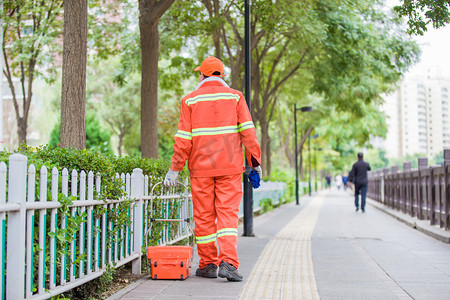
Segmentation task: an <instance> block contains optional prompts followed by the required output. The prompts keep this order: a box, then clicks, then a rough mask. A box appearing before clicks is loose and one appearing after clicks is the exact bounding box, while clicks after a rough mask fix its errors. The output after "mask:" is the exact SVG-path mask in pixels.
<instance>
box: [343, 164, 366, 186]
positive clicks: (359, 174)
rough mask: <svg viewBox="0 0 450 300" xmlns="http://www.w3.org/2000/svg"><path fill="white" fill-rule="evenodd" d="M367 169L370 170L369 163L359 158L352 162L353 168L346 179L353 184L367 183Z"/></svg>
mask: <svg viewBox="0 0 450 300" xmlns="http://www.w3.org/2000/svg"><path fill="white" fill-rule="evenodd" d="M367 171H370V165H369V163H367V162H365V161H364V160H363V159H362V158H361V159H359V160H358V161H357V162H355V163H354V164H353V168H352V170H351V171H350V174H349V176H348V181H350V182H352V183H353V184H355V185H367V184H368V183H369V180H368V179H367Z"/></svg>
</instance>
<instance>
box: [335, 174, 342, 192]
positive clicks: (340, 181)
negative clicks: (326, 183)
mask: <svg viewBox="0 0 450 300" xmlns="http://www.w3.org/2000/svg"><path fill="white" fill-rule="evenodd" d="M334 180H336V186H337V188H338V190H340V189H341V186H342V175H341V174H337V175H336V177H335V178H334Z"/></svg>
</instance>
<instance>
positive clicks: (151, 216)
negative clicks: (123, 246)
mask: <svg viewBox="0 0 450 300" xmlns="http://www.w3.org/2000/svg"><path fill="white" fill-rule="evenodd" d="M176 183H177V184H180V185H182V186H183V187H184V189H185V194H186V202H187V203H189V197H188V193H187V189H188V187H187V185H185V184H183V183H181V182H179V181H177V182H176ZM162 184H163V182H162V181H161V182H158V183H157V184H155V185H154V186H153V187H152V190H151V192H150V207H151V208H152V207H153V199H154V195H153V192H154V190H155V188H156V187H157V186H158V185H162ZM188 215H189V212H188ZM165 221H168V222H186V223H187V227H188V229H189V231H190V232H191V234H192V237H193V241H194V243H195V234H194V231H193V230H192V228H191V219H190V218H189V217H188V218H186V219H155V218H153V209H150V226H149V228H148V230H147V231H146V232H145V235H144V237H146V236H148V235H149V234H150V230H151V229H152V225H153V222H165ZM145 241H146V244H147V239H146V238H145ZM146 246H147V245H146Z"/></svg>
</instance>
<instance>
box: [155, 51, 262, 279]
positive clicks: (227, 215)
mask: <svg viewBox="0 0 450 300" xmlns="http://www.w3.org/2000/svg"><path fill="white" fill-rule="evenodd" d="M194 71H199V75H198V79H199V85H198V86H197V88H196V89H195V91H193V92H192V93H190V94H188V95H187V96H185V97H184V98H183V100H182V101H181V112H180V120H179V122H178V131H177V133H176V134H175V145H174V147H173V149H174V154H173V156H172V162H171V167H170V169H169V171H168V172H167V175H166V178H165V180H164V184H165V185H166V186H174V185H175V184H176V180H177V177H178V172H179V171H181V170H182V169H183V167H184V165H185V163H186V160H187V161H188V169H189V174H190V179H191V191H192V201H193V208H194V221H195V240H196V242H197V250H198V255H199V256H200V262H199V267H198V269H197V271H196V273H195V275H197V276H201V277H207V278H217V275H219V277H222V278H226V279H227V280H228V281H242V276H241V274H239V272H238V267H239V259H238V254H237V236H238V220H239V218H238V211H239V204H240V202H241V199H242V173H243V172H244V170H245V168H244V155H243V151H242V145H244V147H245V152H246V157H247V160H248V162H249V165H250V167H252V169H253V170H255V171H256V172H257V173H258V174H259V175H260V176H261V175H262V171H261V166H260V164H261V149H260V147H259V143H258V139H257V137H256V130H255V126H254V125H253V121H252V118H251V115H250V112H249V110H248V107H247V104H246V102H245V99H244V96H243V94H242V93H241V92H240V91H237V90H234V89H232V88H230V87H229V86H228V85H227V83H226V82H225V81H224V80H223V79H222V77H224V76H225V75H223V64H222V61H221V60H220V59H218V58H215V57H213V56H210V57H208V58H206V59H205V60H204V61H203V62H202V63H201V65H200V66H199V67H197V68H195V70H194ZM216 242H217V245H218V247H219V249H217V246H216ZM218 250H219V251H218ZM217 267H219V272H218V274H217Z"/></svg>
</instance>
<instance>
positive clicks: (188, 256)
mask: <svg viewBox="0 0 450 300" xmlns="http://www.w3.org/2000/svg"><path fill="white" fill-rule="evenodd" d="M147 258H148V259H150V261H151V266H152V274H151V276H152V278H153V279H186V278H188V277H189V275H191V265H192V247H191V246H150V247H148V248H147Z"/></svg>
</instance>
